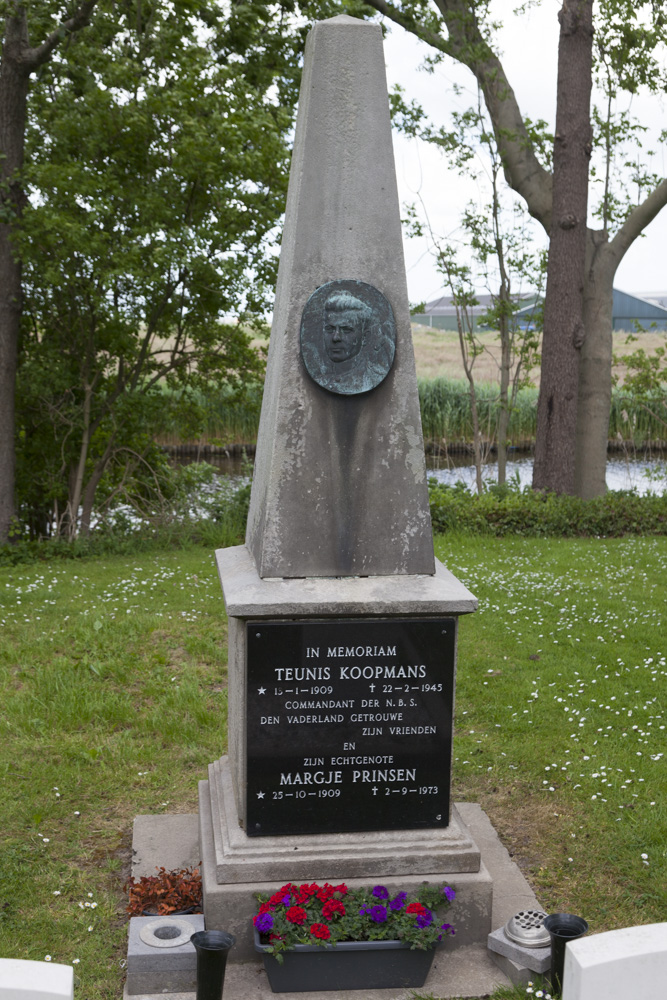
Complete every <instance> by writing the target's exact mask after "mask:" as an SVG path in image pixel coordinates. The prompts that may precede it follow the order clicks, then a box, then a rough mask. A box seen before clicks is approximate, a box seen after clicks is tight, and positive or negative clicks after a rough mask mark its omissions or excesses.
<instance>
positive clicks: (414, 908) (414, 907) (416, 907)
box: [405, 903, 426, 915]
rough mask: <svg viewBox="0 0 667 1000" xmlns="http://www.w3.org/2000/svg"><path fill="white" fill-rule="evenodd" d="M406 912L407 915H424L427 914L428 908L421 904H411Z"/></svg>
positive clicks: (406, 908)
mask: <svg viewBox="0 0 667 1000" xmlns="http://www.w3.org/2000/svg"><path fill="white" fill-rule="evenodd" d="M405 912H406V913H419V914H421V915H423V914H424V913H426V907H425V906H422V904H421V903H410V905H409V906H406V907H405Z"/></svg>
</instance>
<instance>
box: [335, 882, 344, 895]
mask: <svg viewBox="0 0 667 1000" xmlns="http://www.w3.org/2000/svg"><path fill="white" fill-rule="evenodd" d="M334 892H339V893H340V894H341V896H344V895H345V894H346V893H347V886H346V885H345V883H344V882H341V884H340V885H335V886H334Z"/></svg>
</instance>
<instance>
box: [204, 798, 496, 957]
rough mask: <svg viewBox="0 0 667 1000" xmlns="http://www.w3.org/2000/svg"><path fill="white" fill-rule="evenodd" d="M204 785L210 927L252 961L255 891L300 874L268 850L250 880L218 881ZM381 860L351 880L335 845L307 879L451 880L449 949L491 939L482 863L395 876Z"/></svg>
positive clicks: (413, 883) (392, 885)
mask: <svg viewBox="0 0 667 1000" xmlns="http://www.w3.org/2000/svg"><path fill="white" fill-rule="evenodd" d="M205 785H206V782H202V783H201V785H200V790H201V791H202V794H201V795H200V830H201V838H202V840H201V850H202V882H203V890H204V915H205V918H206V927H207V928H208V929H215V930H225V931H229V932H230V933H231V934H233V935H234V936H235V937H236V945H235V947H234V949H233V950H232V952H231V953H230V956H229V961H230V963H235V962H247V961H252V960H253V959H254V958H255V957H256V953H255V951H254V942H253V935H252V924H251V919H252V916H253V915H254V914H255V913H256V912H257V900H256V898H255V893H256V892H263V893H268V894H272V893H273V892H276V891H277V890H278V889H279V888H280V886H281V885H283V884H284V883H285V881H287V880H288V879H289V878H290V877H291V878H295V876H293V875H292V876H290V875H289V873H288V872H287V873H286V874H283V875H280V876H279V875H278V869H277V866H276V863H274V861H273V859H272V858H271V854H270V852H267V854H266V855H265V857H264V860H263V861H262V863H261V864H260V863H259V862H258V861H255V863H254V864H253V865H252V867H251V868H250V870H251V871H252V873H253V874H252V877H249V880H248V881H247V882H236V883H231V882H229V883H227V884H222V885H221V884H220V883H219V882H218V880H217V873H216V859H215V851H214V841H213V834H212V816H211V811H210V796H209V795H208V792H207V789H206V788H205V787H202V786H205ZM358 836H360V835H359V834H355V835H354V837H353V838H349V839H350V840H356V839H357V837H358ZM371 836H377V835H371ZM260 839H268V838H260ZM281 839H282V840H283V841H284V845H283V849H286V850H287V851H289V850H290V840H291V838H281ZM313 839H314V838H313ZM252 846H254V845H249V849H250V848H251V847H252ZM342 846H344V845H342ZM291 850H292V854H293V855H294V859H295V860H294V864H295V866H296V865H297V864H299V862H298V861H297V860H296V858H297V852H295V851H294V849H293V845H292V847H291ZM371 857H372V853H371ZM376 860H377V867H376V869H375V870H374V871H373V870H372V868H371V866H370V864H369V863H368V861H366V862H364V871H365V875H364V876H362V877H355V878H352V877H350V868H349V866H348V868H347V869H346V868H345V867H343V868H342V869H341V867H339V866H338V865H337V862H336V851H335V849H334V848H333V846H332V847H331V848H330V852H329V856H328V857H327V856H326V854H321V855H319V856H318V857H316V858H315V859H313V860H312V861H311V862H310V863H309V865H308V866H307V867H306V868H305V872H306V873H307V874H305V875H303V876H302V877H304V878H308V879H311V880H318V881H329V882H331V881H334V882H335V881H338V880H339V879H340V878H344V879H345V882H346V884H347V885H348V886H351V887H355V886H364V885H368V884H369V883H371V884H372V883H373V882H377V881H379V880H382V883H383V885H386V886H387V888H389V890H390V894H391V893H392V890H394V891H395V892H399V891H400V890H405V891H406V892H408V893H410V892H416V891H417V889H418V888H419V886H420V885H421V884H422V883H423V882H430V883H435V884H438V885H442V883H443V882H446V883H447V884H448V885H451V886H452V888H453V889H454V890H455V891H456V894H457V898H456V907H455V912H454V911H452V917H453V919H452V923H454V924H455V926H456V936H455V937H454V938H452V939H451V941H452V942H453V944H450V939H447V947H448V948H454V949H456V948H459V947H464V946H465V945H468V944H471V943H479V942H482V941H486V937H487V935H488V933H489V931H490V930H491V903H492V894H493V885H492V882H491V879H490V877H489V874H488V872H487V871H486V869H485V868H484V866H483V865H480V868H479V871H477V872H456V873H448V874H443V873H442V872H437V873H429V872H426V871H424V868H423V867H422V866H420V865H418V864H417V870H416V871H414V872H412V873H409V872H406V873H405V874H401V875H398V876H396V875H388V874H387V870H390V871H391V869H392V865H391V863H390V860H389V858H388V857H386V856H385V857H383V856H382V854H380V855H379V856H378V857H377V859H376ZM358 865H359V859H357V867H358ZM300 870H302V869H300ZM346 872H347V873H346ZM300 877H301V876H300Z"/></svg>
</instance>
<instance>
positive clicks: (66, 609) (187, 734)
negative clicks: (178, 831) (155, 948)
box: [0, 535, 667, 1000]
mask: <svg viewBox="0 0 667 1000" xmlns="http://www.w3.org/2000/svg"><path fill="white" fill-rule="evenodd" d="M436 554H437V556H438V557H439V558H440V559H442V560H443V562H444V563H445V564H446V565H447V567H448V568H449V569H450V570H451V571H452V572H453V573H454V574H455V575H456V576H457V577H459V579H461V580H462V581H463V582H464V583H465V585H466V586H467V587H469V589H470V590H471V591H472V593H474V594H475V596H476V597H477V598H478V599H479V602H480V606H479V610H478V611H477V612H476V613H475V614H473V615H465V616H463V617H462V618H461V620H460V623H459V650H458V668H457V691H456V718H455V730H454V744H453V747H454V749H453V762H452V763H453V799H454V801H469V802H478V803H479V804H480V805H481V807H482V808H483V809H484V810H485V811H486V812H487V814H488V815H489V816H490V818H491V820H492V822H493V824H494V826H495V827H496V829H498V830H499V832H500V834H501V837H502V840H503V842H504V844H505V845H506V846H507V847H508V849H509V850H510V851H511V852H512V853H513V855H514V857H515V860H517V859H518V860H520V862H521V865H522V869H523V871H524V872H525V874H526V876H527V878H528V879H529V882H530V884H531V885H532V886H533V888H534V890H535V891H536V894H537V896H538V899H539V901H540V905H541V906H542V907H543V908H544V909H545V910H546V911H547V912H559V911H564V912H571V913H580V914H582V915H583V916H584V917H585V918H586V919H587V920H588V921H589V923H590V926H591V932H592V933H599V932H600V931H604V930H609V929H612V928H614V927H627V926H629V925H632V924H641V923H651V922H657V921H660V920H662V919H663V917H664V913H665V906H667V898H666V893H665V887H666V886H667V878H666V875H667V859H666V858H665V857H664V847H665V844H664V831H665V823H666V822H667V810H666V807H665V801H666V799H665V788H666V785H665V757H664V755H663V754H662V750H663V744H664V730H662V729H661V728H660V727H661V726H663V725H665V722H666V720H665V717H664V716H665V711H664V695H663V692H664V684H665V677H666V676H667V665H666V662H665V656H666V654H667V650H666V649H665V627H664V624H665V622H664V608H665V606H666V605H665V599H666V597H667V592H666V588H667V540H666V539H665V538H664V537H663V538H638V537H628V538H623V539H607V540H605V539H545V538H525V537H505V538H495V537H492V536H489V535H486V536H471V535H467V536H463V535H441V536H439V537H438V538H437V539H436ZM96 623H99V625H97V627H96ZM0 634H1V636H2V640H1V641H0V697H1V698H2V704H3V712H2V717H1V718H0V727H1V733H2V739H0V777H1V778H2V782H3V790H4V795H3V797H2V800H1V805H0V818H1V820H2V829H3V840H2V848H1V849H0V888H1V892H0V897H1V898H2V902H3V906H2V907H0V913H2V917H0V954H2V955H3V957H7V958H22V959H33V960H36V961H43V960H44V956H45V955H46V954H50V955H51V956H52V960H53V961H54V962H63V963H70V962H72V961H73V959H75V958H78V959H79V960H80V961H79V963H78V964H77V965H76V966H75V971H76V975H77V977H78V979H79V983H78V985H77V986H76V991H77V994H78V995H80V996H81V997H83V998H85V1000H110V998H111V997H114V998H115V997H119V996H120V994H121V992H122V985H121V978H122V977H121V971H120V968H121V967H120V965H119V963H121V962H122V961H123V960H124V959H125V958H126V957H127V918H126V915H125V907H126V905H127V895H126V894H125V893H124V892H123V889H122V886H123V884H124V882H125V880H126V875H124V874H123V871H122V866H123V865H125V866H127V865H129V861H130V856H131V847H130V839H129V831H130V830H131V827H132V821H133V819H134V817H135V816H136V815H139V814H152V815H155V814H160V813H175V812H180V813H186V812H196V809H197V783H198V781H199V780H200V779H201V778H203V777H205V776H206V769H207V766H208V764H209V763H210V761H212V760H215V759H217V758H218V757H219V756H220V754H221V753H224V752H225V748H226V710H227V702H226V683H227V678H226V666H225V665H226V650H225V618H224V604H223V601H222V596H221V593H220V585H219V581H218V579H217V574H216V569H215V564H214V560H213V558H212V552H211V550H210V549H207V550H204V549H202V548H201V547H199V548H179V549H178V550H176V551H170V549H169V547H168V546H167V547H163V548H162V550H161V551H159V550H158V549H157V548H153V549H152V550H151V551H147V552H145V553H143V554H142V553H136V552H135V553H133V554H122V555H107V556H97V557H96V558H94V559H92V558H91V559H79V560H76V561H71V562H66V561H60V560H53V561H51V562H35V563H34V564H33V565H31V566H28V565H20V566H16V567H10V566H4V567H0ZM93 668H94V669H93ZM644 854H645V855H646V856H647V857H646V859H644V858H643V857H642V855H644ZM646 861H647V862H648V863H645V862H646ZM127 870H128V869H127V868H126V871H127ZM26 886H29V887H30V888H29V891H28V892H26ZM88 893H93V895H92V896H89V895H88ZM5 902H7V903H8V904H9V905H8V906H4V903H5ZM92 902H94V903H96V904H97V906H96V907H95V908H92V907H85V903H92ZM80 903H83V904H84V906H83V907H81V906H79V904H80ZM426 905H428V904H426ZM450 912H451V914H452V918H451V919H452V923H453V924H456V912H457V908H456V903H455V904H454V906H453V908H452V910H451V911H450ZM89 926H92V927H93V930H92V931H88V927H89ZM419 992H420V995H424V991H423V990H422V991H419ZM501 995H502V994H501ZM505 995H506V997H507V998H509V997H512V1000H515V997H516V1000H518V996H517V995H516V994H515V993H514V992H513V991H509V990H508V991H506V994H505ZM498 1000H500V997H498ZM525 1000H528V998H527V997H526V998H525Z"/></svg>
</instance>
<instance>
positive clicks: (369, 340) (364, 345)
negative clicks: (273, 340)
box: [301, 278, 396, 396]
mask: <svg viewBox="0 0 667 1000" xmlns="http://www.w3.org/2000/svg"><path fill="white" fill-rule="evenodd" d="M395 354H396V322H395V320H394V312H393V309H392V308H391V303H390V302H389V300H388V299H387V298H385V296H384V295H383V294H382V292H381V291H379V289H377V288H375V287H374V286H373V285H369V284H368V283H367V282H365V281H357V280H355V279H351V278H348V279H343V280H340V281H329V282H327V284H326V285H320V287H319V288H317V289H316V290H315V291H314V292H313V294H312V295H311V296H310V298H309V299H308V301H307V302H306V305H305V308H304V310H303V315H302V317H301V357H302V358H303V363H304V365H305V366H306V371H307V372H308V374H309V375H310V377H311V378H312V379H314V380H315V382H317V384H318V385H321V386H322V388H323V389H328V390H329V392H335V393H339V394H341V395H344V396H351V395H352V396H353V395H357V394H358V393H362V392H370V390H371V389H374V388H375V387H376V386H378V385H379V384H380V382H382V381H384V379H385V378H386V377H387V375H388V373H389V370H390V369H391V366H392V364H393V363H394V356H395Z"/></svg>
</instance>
